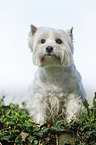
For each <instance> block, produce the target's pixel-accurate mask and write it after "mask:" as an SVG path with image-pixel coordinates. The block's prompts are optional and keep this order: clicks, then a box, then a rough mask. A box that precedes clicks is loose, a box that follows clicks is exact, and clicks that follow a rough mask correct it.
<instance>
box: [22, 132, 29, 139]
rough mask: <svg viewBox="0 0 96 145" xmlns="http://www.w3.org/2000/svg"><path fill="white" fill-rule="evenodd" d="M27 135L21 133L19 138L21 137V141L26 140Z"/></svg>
mask: <svg viewBox="0 0 96 145" xmlns="http://www.w3.org/2000/svg"><path fill="white" fill-rule="evenodd" d="M28 135H29V133H26V132H21V136H22V141H25V140H26V137H27V136H28Z"/></svg>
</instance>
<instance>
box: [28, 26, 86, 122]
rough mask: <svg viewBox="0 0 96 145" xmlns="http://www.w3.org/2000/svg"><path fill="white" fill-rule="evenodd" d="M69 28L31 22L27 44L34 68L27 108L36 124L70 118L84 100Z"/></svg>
mask: <svg viewBox="0 0 96 145" xmlns="http://www.w3.org/2000/svg"><path fill="white" fill-rule="evenodd" d="M72 30H73V28H71V29H70V30H67V31H63V30H56V29H53V28H47V27H40V28H37V27H35V26H33V25H31V31H30V33H29V47H30V49H31V51H32V53H33V58H32V59H33V63H34V64H35V65H37V66H38V70H37V72H36V75H35V79H34V82H33V85H32V86H31V87H30V89H29V92H28V95H27V101H28V102H27V108H28V109H29V112H30V115H31V116H32V118H33V120H34V121H36V122H37V123H40V124H42V123H45V122H47V121H53V120H56V118H58V117H63V118H65V119H66V120H67V121H70V120H72V119H73V118H75V117H76V114H78V112H79V111H80V108H81V106H82V102H84V100H85V91H84V89H83V86H82V83H81V76H80V74H79V72H78V71H77V69H76V67H75V65H74V61H73V51H74V46H73V34H72Z"/></svg>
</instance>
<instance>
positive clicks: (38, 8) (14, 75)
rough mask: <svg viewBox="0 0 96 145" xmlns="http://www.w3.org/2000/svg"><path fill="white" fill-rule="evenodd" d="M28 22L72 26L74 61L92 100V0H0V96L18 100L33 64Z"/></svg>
mask: <svg viewBox="0 0 96 145" xmlns="http://www.w3.org/2000/svg"><path fill="white" fill-rule="evenodd" d="M30 24H33V25H36V26H37V27H41V26H48V27H53V28H57V29H64V30H66V29H69V28H71V27H72V26H73V28H74V30H73V36H74V47H75V48H74V61H75V64H76V67H77V69H78V71H79V72H80V73H81V76H82V80H83V85H84V88H85V90H86V93H87V98H88V101H89V103H90V104H92V97H93V96H94V92H95V91H96V0H80V1H79V0H67V1H66V0H47V1H45V0H8V1H7V0H3V1H1V0H0V97H2V95H6V99H5V103H6V104H8V103H10V102H17V103H19V102H20V101H22V98H23V97H24V94H25V92H26V91H27V89H28V87H29V85H30V84H31V83H32V81H33V78H34V75H35V72H36V69H37V67H36V66H34V65H33V64H32V54H31V51H30V49H29V48H28V33H29V30H30Z"/></svg>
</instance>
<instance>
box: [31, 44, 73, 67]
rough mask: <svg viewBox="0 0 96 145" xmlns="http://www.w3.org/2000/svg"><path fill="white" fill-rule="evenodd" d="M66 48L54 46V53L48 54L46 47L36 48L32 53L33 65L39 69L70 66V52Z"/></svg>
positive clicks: (71, 60)
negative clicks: (39, 67)
mask: <svg viewBox="0 0 96 145" xmlns="http://www.w3.org/2000/svg"><path fill="white" fill-rule="evenodd" d="M66 47H68V46H66ZM66 47H65V48H61V47H58V46H54V51H53V52H52V53H50V54H48V53H47V52H46V47H45V48H44V47H43V48H40V47H39V46H38V47H36V48H35V50H34V51H33V63H34V64H35V65H38V66H41V67H47V66H67V65H70V64H72V63H73V57H72V53H71V50H70V49H69V48H66Z"/></svg>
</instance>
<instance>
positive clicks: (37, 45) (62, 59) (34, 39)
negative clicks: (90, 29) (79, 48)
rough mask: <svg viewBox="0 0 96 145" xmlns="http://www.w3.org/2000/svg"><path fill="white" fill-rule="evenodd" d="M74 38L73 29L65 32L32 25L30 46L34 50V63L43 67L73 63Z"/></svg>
mask: <svg viewBox="0 0 96 145" xmlns="http://www.w3.org/2000/svg"><path fill="white" fill-rule="evenodd" d="M72 40H73V36H72V29H70V30H67V31H66V32H64V31H62V30H56V29H52V28H46V27H41V28H36V27H35V26H33V25H31V32H30V33H29V47H30V48H31V50H32V51H33V63H34V64H35V65H38V66H41V67H47V66H67V65H70V64H72V63H73V41H72Z"/></svg>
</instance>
